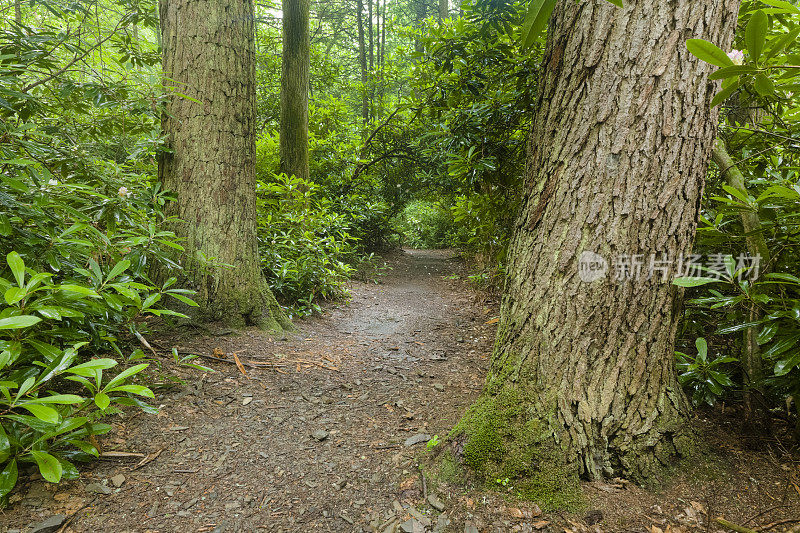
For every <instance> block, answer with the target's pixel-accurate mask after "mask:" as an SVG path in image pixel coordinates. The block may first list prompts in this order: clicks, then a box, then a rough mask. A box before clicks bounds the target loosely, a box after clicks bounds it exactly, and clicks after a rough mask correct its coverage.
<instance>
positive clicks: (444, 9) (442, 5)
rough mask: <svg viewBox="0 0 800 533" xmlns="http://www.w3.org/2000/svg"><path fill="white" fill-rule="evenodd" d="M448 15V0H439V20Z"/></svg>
mask: <svg viewBox="0 0 800 533" xmlns="http://www.w3.org/2000/svg"><path fill="white" fill-rule="evenodd" d="M449 16H450V1H449V0H439V20H444V19H446V18H448V17H449Z"/></svg>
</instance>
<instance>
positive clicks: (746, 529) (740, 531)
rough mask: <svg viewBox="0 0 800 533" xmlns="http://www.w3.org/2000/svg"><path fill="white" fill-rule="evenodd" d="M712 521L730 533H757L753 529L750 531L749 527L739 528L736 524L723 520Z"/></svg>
mask: <svg viewBox="0 0 800 533" xmlns="http://www.w3.org/2000/svg"><path fill="white" fill-rule="evenodd" d="M714 521H715V522H716V523H717V524H719V525H721V526H722V527H726V528H728V529H730V530H731V531H736V533H758V531H756V530H755V529H750V528H749V527H744V526H740V525H738V524H734V523H733V522H728V521H727V520H725V519H724V518H721V517H720V518H715V519H714Z"/></svg>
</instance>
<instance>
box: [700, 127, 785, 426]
mask: <svg viewBox="0 0 800 533" xmlns="http://www.w3.org/2000/svg"><path fill="white" fill-rule="evenodd" d="M711 154H712V156H713V159H714V163H716V165H717V166H718V167H719V170H720V172H721V173H722V175H723V176H724V177H725V181H727V182H728V185H730V186H731V187H733V188H734V189H737V190H739V191H741V192H742V193H744V194H745V195H747V194H748V192H747V182H746V181H745V179H744V175H743V174H742V172H741V171H740V170H739V168H738V167H737V166H736V162H735V161H734V160H733V159H732V158H731V156H730V155H729V154H728V150H727V149H726V148H725V142H724V141H723V140H722V139H717V142H716V143H715V144H714V149H713V151H712V152H711ZM741 219H742V228H743V229H744V233H745V235H746V237H745V243H746V245H747V251H748V253H750V254H751V255H758V256H759V258H760V264H761V265H762V269H761V272H760V275H763V274H764V273H765V270H766V269H767V268H769V263H770V255H771V254H770V251H769V246H768V245H767V241H766V239H765V238H764V233H763V232H762V231H761V220H760V218H759V216H758V213H757V212H756V211H742V215H741ZM761 318H762V317H761V311H760V309H759V308H758V307H757V306H756V305H752V306H751V307H750V316H749V321H750V322H757V321H758V320H760V319H761ZM757 338H758V330H757V328H755V327H752V328H747V329H746V330H745V331H744V338H743V339H742V341H743V345H742V357H741V362H742V370H743V374H744V426H745V428H746V429H748V430H751V431H753V432H754V433H758V434H763V433H764V432H769V429H770V426H771V417H770V414H769V408H768V406H767V402H766V399H765V397H764V388H763V380H764V366H763V361H762V358H761V347H760V346H759V345H758V340H757Z"/></svg>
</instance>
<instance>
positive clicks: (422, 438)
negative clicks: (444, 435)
mask: <svg viewBox="0 0 800 533" xmlns="http://www.w3.org/2000/svg"><path fill="white" fill-rule="evenodd" d="M429 440H431V436H430V435H428V434H426V433H417V434H416V435H413V436H411V437H408V438H407V439H406V442H405V445H406V448H408V447H409V446H414V445H415V444H419V443H420V442H428V441H429Z"/></svg>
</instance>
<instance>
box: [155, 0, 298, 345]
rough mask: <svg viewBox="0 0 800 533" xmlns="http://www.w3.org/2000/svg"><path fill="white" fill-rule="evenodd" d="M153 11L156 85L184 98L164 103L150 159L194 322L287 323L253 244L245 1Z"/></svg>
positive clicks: (195, 0) (200, 0)
mask: <svg viewBox="0 0 800 533" xmlns="http://www.w3.org/2000/svg"><path fill="white" fill-rule="evenodd" d="M160 7H161V8H160V16H161V30H162V39H163V43H164V61H163V69H164V74H165V85H166V86H167V88H168V89H174V90H175V91H176V92H178V93H181V94H185V95H187V96H189V97H191V99H190V98H185V97H183V96H178V95H176V96H173V97H172V98H171V99H170V100H169V101H168V102H167V106H166V110H165V113H164V116H163V120H162V126H163V129H164V132H165V133H166V134H167V138H168V141H167V147H168V148H169V149H170V152H169V153H167V154H165V155H164V156H163V157H162V158H161V161H160V162H159V177H160V179H161V181H162V183H163V185H164V187H165V188H166V189H169V190H172V191H174V192H175V193H176V194H177V201H176V202H172V203H170V204H169V206H168V214H170V215H174V216H177V217H178V218H179V219H180V220H181V222H180V223H178V224H177V225H176V226H175V231H176V233H177V234H178V236H179V237H181V238H183V239H184V241H183V246H184V247H185V253H184V254H183V255H182V257H181V262H182V263H183V266H184V268H185V275H186V276H187V277H188V281H189V283H190V285H191V287H192V288H194V289H195V290H197V291H198V294H197V301H198V302H199V303H200V305H201V310H202V313H203V317H204V318H211V319H216V320H222V321H225V322H227V323H231V324H234V325H241V324H252V325H260V326H263V327H266V328H269V329H274V330H280V329H281V328H284V327H291V324H290V323H289V322H288V321H287V320H286V319H285V318H284V317H283V313H282V312H281V309H280V306H279V305H278V304H277V302H276V301H275V298H274V296H273V295H272V293H271V292H270V290H269V288H268V287H267V284H266V281H265V279H264V276H263V275H262V272H261V265H260V261H259V257H258V246H257V240H256V178H255V136H254V133H255V132H254V128H255V119H256V116H255V61H254V45H253V41H254V38H253V37H254V36H253V1H252V0H225V1H220V0H162V2H161V6H160ZM202 256H205V258H206V259H211V260H213V261H212V262H211V263H209V262H208V261H206V260H204V259H203V258H202ZM220 263H222V264H223V265H220ZM224 265H230V266H224Z"/></svg>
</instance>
